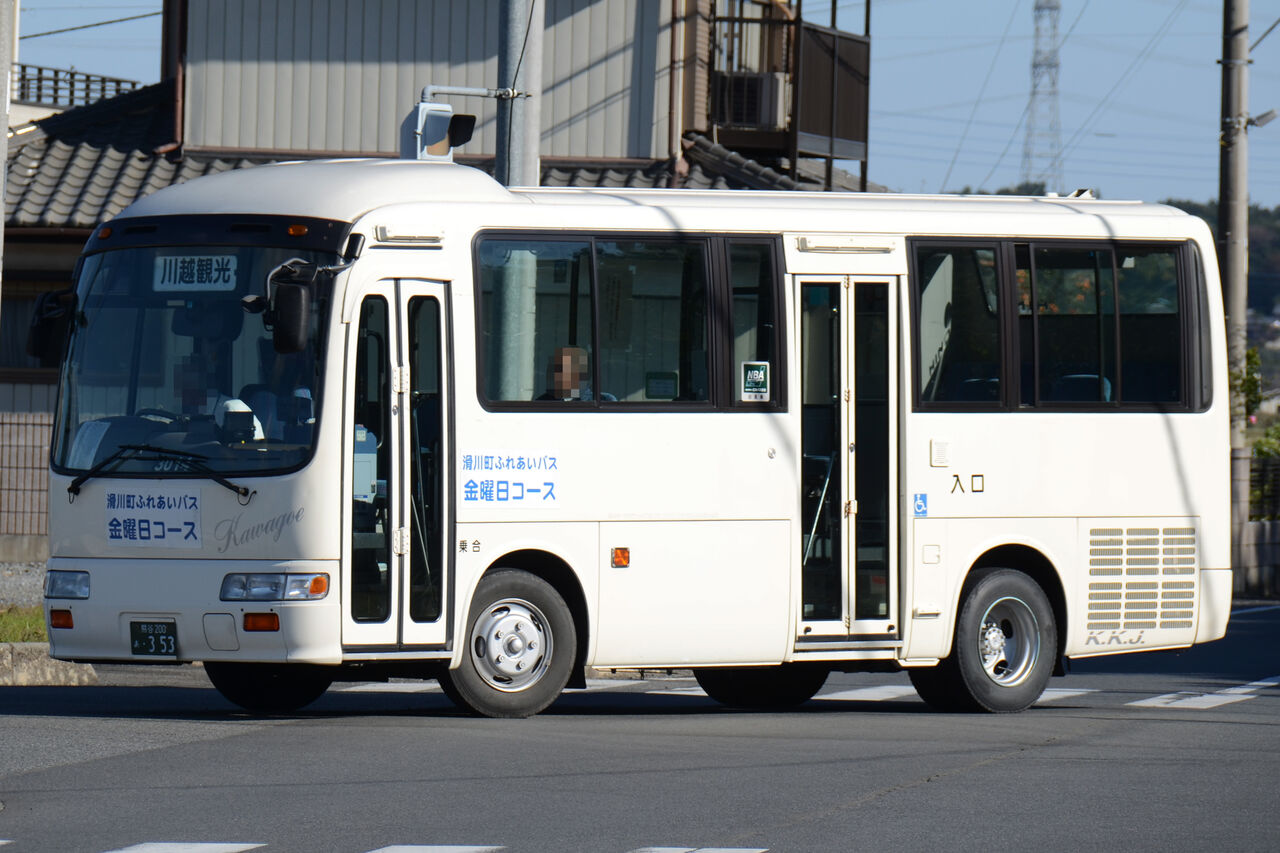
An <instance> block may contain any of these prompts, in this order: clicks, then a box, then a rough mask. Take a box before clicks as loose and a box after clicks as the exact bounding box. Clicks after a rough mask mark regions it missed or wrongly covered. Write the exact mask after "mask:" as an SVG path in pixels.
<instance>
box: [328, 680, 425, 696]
mask: <svg viewBox="0 0 1280 853" xmlns="http://www.w3.org/2000/svg"><path fill="white" fill-rule="evenodd" d="M337 692H339V693H439V692H440V685H439V684H438V683H437V682H435V681H386V682H376V681H371V682H368V683H361V684H353V685H351V686H350V687H339V688H338V691H337Z"/></svg>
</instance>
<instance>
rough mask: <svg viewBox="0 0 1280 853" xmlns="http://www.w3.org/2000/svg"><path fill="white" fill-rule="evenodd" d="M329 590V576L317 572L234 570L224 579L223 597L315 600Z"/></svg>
mask: <svg viewBox="0 0 1280 853" xmlns="http://www.w3.org/2000/svg"><path fill="white" fill-rule="evenodd" d="M328 594H329V576H328V575H327V574H325V573H323V572H320V573H317V574H308V575H301V574H287V573H283V572H280V573H271V574H265V573H263V574H258V573H254V574H234V575H227V576H226V577H225V578H223V579H222V590H221V591H220V592H219V593H218V597H219V598H220V599H222V600H223V601H315V600H316V599H320V598H324V597H325V596H326V595H328Z"/></svg>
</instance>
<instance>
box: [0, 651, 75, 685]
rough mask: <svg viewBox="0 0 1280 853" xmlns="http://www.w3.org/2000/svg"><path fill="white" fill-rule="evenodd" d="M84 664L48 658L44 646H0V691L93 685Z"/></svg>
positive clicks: (47, 652)
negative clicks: (2, 689)
mask: <svg viewBox="0 0 1280 853" xmlns="http://www.w3.org/2000/svg"><path fill="white" fill-rule="evenodd" d="M97 683H98V674H97V673H96V672H94V671H93V667H91V666H89V665H88V664H86V663H69V662H67V661H62V660H54V659H53V658H51V657H49V644H48V643H0V687H78V686H81V685H86V684H97Z"/></svg>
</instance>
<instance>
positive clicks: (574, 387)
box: [536, 347, 617, 401]
mask: <svg viewBox="0 0 1280 853" xmlns="http://www.w3.org/2000/svg"><path fill="white" fill-rule="evenodd" d="M589 372H590V371H589V365H588V360H587V351H586V350H585V349H583V348H582V347H556V350H555V352H553V353H552V354H551V361H550V363H549V364H548V365H547V390H546V391H544V392H543V393H542V394H540V395H539V396H538V397H537V398H536V399H538V400H568V401H576V400H591V399H593V396H592V393H591V384H590V382H589V381H588V379H589ZM600 399H601V400H610V401H611V400H616V399H617V397H614V396H613V395H612V394H609V393H607V392H606V393H604V394H601V395H600Z"/></svg>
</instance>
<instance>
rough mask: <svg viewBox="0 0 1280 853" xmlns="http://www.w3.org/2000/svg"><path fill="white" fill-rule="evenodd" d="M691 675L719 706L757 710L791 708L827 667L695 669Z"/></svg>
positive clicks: (822, 680) (817, 684)
mask: <svg viewBox="0 0 1280 853" xmlns="http://www.w3.org/2000/svg"><path fill="white" fill-rule="evenodd" d="M693 677H694V678H696V679H698V686H699V687H701V688H702V689H703V690H704V691H705V692H706V694H707V695H708V696H710V697H711V698H712V699H714V700H716V701H717V702H719V703H720V704H721V705H729V706H731V707H734V708H752V709H757V710H767V709H775V710H776V709H781V708H791V707H794V706H796V705H800V704H802V703H804V702H807V701H809V700H810V699H812V698H813V696H814V694H816V693H817V692H818V691H819V690H821V689H822V685H824V684H826V683H827V670H826V669H823V668H820V667H812V666H806V665H803V664H782V665H781V666H741V667H716V668H714V669H695V670H694V671H693Z"/></svg>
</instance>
